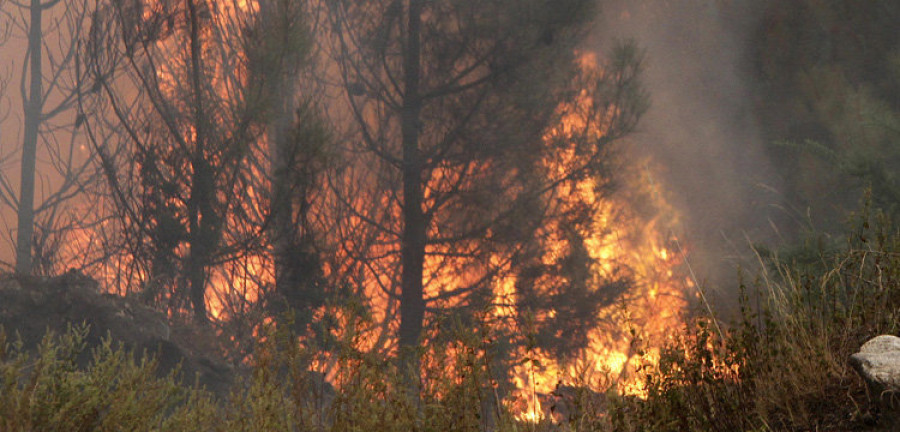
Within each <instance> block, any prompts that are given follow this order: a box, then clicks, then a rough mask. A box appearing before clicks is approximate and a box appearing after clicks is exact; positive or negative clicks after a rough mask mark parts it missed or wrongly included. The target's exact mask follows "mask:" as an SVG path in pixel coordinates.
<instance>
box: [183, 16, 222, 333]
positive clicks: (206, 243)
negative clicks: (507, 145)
mask: <svg viewBox="0 0 900 432" xmlns="http://www.w3.org/2000/svg"><path fill="white" fill-rule="evenodd" d="M187 3H188V11H189V13H190V20H191V33H190V44H191V47H190V49H191V69H190V70H191V79H192V85H191V91H192V93H193V95H192V96H193V100H192V103H193V115H194V128H195V130H196V134H197V135H196V142H195V149H194V155H193V157H192V161H191V169H192V171H193V173H192V177H193V178H192V179H191V180H192V181H191V196H190V203H189V205H188V217H189V218H190V241H189V242H190V248H191V251H190V254H191V256H190V257H189V259H188V268H187V276H188V282H189V283H190V286H189V288H188V289H189V291H190V298H191V306H192V308H193V310H194V321H195V322H197V323H199V324H205V323H207V322H208V319H207V316H206V300H205V298H204V297H205V294H206V271H207V267H208V266H209V263H210V261H211V260H210V256H211V253H212V246H213V245H212V244H211V243H212V242H213V239H214V237H213V236H214V229H213V228H214V227H213V226H212V224H213V221H212V219H213V218H214V214H213V210H212V208H211V205H210V204H211V201H212V200H214V199H216V198H215V188H214V187H213V182H214V179H213V178H212V173H211V172H210V168H209V166H208V164H207V162H206V154H205V148H206V118H205V115H206V113H205V111H204V109H203V86H202V83H203V80H202V79H201V74H202V73H203V71H202V69H201V62H200V55H201V49H202V47H201V42H200V17H199V13H198V11H197V5H196V4H195V3H194V1H193V0H187Z"/></svg>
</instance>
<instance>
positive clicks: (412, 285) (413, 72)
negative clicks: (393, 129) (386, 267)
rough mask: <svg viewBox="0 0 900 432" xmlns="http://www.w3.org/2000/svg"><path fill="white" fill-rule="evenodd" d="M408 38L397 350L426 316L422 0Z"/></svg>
mask: <svg viewBox="0 0 900 432" xmlns="http://www.w3.org/2000/svg"><path fill="white" fill-rule="evenodd" d="M408 13H409V17H408V20H409V21H408V27H407V40H406V47H405V53H406V56H405V59H404V88H405V93H404V95H403V108H402V112H401V122H402V124H401V129H402V140H403V143H402V144H403V206H402V207H403V208H402V212H403V234H402V238H401V242H400V249H401V252H400V254H401V265H402V267H403V270H402V276H401V295H400V349H401V350H409V349H410V348H412V347H415V346H417V345H418V343H419V337H420V335H421V333H422V324H423V320H424V317H425V299H424V293H423V289H422V272H423V266H424V263H425V225H426V221H425V213H424V212H423V210H422V201H423V199H424V197H423V188H422V160H421V153H420V151H419V113H420V111H421V99H420V97H419V76H420V74H421V65H420V57H421V52H420V50H421V41H420V32H421V24H422V22H421V20H422V17H421V14H422V5H421V0H409V9H408Z"/></svg>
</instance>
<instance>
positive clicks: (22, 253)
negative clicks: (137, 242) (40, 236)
mask: <svg viewBox="0 0 900 432" xmlns="http://www.w3.org/2000/svg"><path fill="white" fill-rule="evenodd" d="M29 9H30V11H31V27H30V29H29V31H28V54H29V60H30V63H31V64H30V65H29V67H30V69H31V70H30V72H31V73H30V75H31V76H30V83H29V89H28V93H29V94H28V98H27V99H26V100H25V101H23V103H24V105H25V134H24V140H23V142H22V179H21V182H20V190H19V208H18V226H17V229H18V231H17V237H16V273H18V274H31V272H32V271H33V263H32V252H31V249H32V237H33V236H34V176H35V172H34V170H35V159H36V157H37V141H38V128H39V127H40V124H41V113H42V111H43V100H44V99H43V87H42V76H41V72H42V71H41V55H42V54H41V42H42V41H41V38H42V30H41V17H42V16H41V15H42V13H43V7H42V5H41V2H40V0H31V7H30V8H29Z"/></svg>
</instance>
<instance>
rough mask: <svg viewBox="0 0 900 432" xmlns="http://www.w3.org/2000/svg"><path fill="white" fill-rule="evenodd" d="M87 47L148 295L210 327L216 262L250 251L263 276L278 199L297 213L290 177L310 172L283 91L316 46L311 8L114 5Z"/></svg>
mask: <svg viewBox="0 0 900 432" xmlns="http://www.w3.org/2000/svg"><path fill="white" fill-rule="evenodd" d="M263 3H264V4H263ZM86 49H87V52H86V57H87V58H89V59H91V62H90V64H88V65H87V66H88V67H89V68H90V70H91V72H92V77H93V79H94V80H95V86H96V87H97V88H98V89H102V92H100V94H98V95H97V97H100V98H101V99H102V101H103V104H104V106H103V108H105V109H106V110H107V112H108V113H109V114H110V116H109V117H111V119H112V120H104V118H103V116H100V115H97V114H96V113H92V114H94V118H95V119H96V121H95V122H93V124H92V127H90V128H89V131H90V133H91V137H92V139H93V144H94V146H95V147H96V150H97V152H98V153H99V154H100V155H101V158H102V165H103V168H104V171H105V173H106V177H107V180H108V184H109V186H110V191H111V198H112V200H113V201H114V203H115V205H114V208H115V210H114V211H116V212H117V213H118V215H119V221H120V223H121V226H120V229H122V231H123V232H124V243H125V248H126V251H127V253H128V254H129V255H131V256H132V257H133V261H132V265H133V266H134V267H136V268H138V270H136V273H137V274H138V275H139V277H138V280H140V281H142V282H143V284H144V287H143V294H144V297H145V298H146V299H147V300H148V301H150V302H152V303H156V304H166V302H167V304H168V308H169V310H170V311H178V310H180V309H182V308H184V307H185V306H187V305H189V307H190V308H191V309H192V311H193V316H194V318H195V321H197V322H200V323H204V322H206V321H207V320H208V313H209V310H208V303H209V302H210V299H209V298H208V297H207V295H206V293H207V288H208V286H209V284H210V281H211V278H212V272H213V271H214V270H215V269H217V268H220V267H221V266H222V265H223V264H227V263H234V262H236V261H238V260H247V259H248V257H254V259H255V260H254V261H253V263H252V264H247V267H253V268H252V269H249V270H248V271H250V272H255V273H265V272H266V271H267V270H266V268H265V267H266V265H265V264H264V262H265V261H266V258H265V257H266V256H267V255H268V253H269V252H268V250H267V247H268V244H269V243H268V242H267V241H266V237H267V235H266V232H267V230H268V229H269V228H270V227H271V225H270V221H271V220H272V219H273V218H272V215H273V212H274V210H273V208H274V207H276V205H275V204H273V203H282V202H285V201H286V202H287V204H278V205H277V207H284V206H286V207H287V209H288V210H290V208H291V201H290V200H291V198H285V197H290V195H289V194H291V193H293V192H294V190H295V189H294V188H293V183H291V182H294V183H297V182H301V181H306V180H307V179H306V177H304V176H302V175H299V174H290V173H289V172H288V171H289V170H293V169H295V168H296V167H297V165H298V164H299V163H301V162H298V161H297V157H296V156H297V154H298V150H297V149H298V148H299V147H298V144H297V143H298V142H299V138H298V136H303V133H302V131H303V130H306V131H309V130H312V129H313V128H310V127H307V128H306V129H301V132H298V133H293V132H292V128H293V124H294V122H293V117H294V115H293V112H291V111H290V110H291V106H293V104H292V103H288V102H286V101H285V100H284V99H283V97H284V96H283V95H284V92H283V88H289V86H288V84H286V83H285V78H284V76H286V75H287V76H290V75H292V74H293V73H294V72H295V71H296V70H297V69H298V68H299V65H300V64H302V62H303V61H304V60H305V59H306V53H307V52H308V49H309V39H308V34H307V29H306V26H305V20H304V17H303V4H301V3H297V2H290V1H278V0H274V1H267V2H261V3H260V4H256V3H253V4H250V3H242V2H232V3H214V2H206V1H196V0H188V1H186V2H167V1H160V2H147V3H145V2H142V1H139V0H135V1H130V2H115V3H112V4H111V5H109V6H108V7H106V8H103V9H99V10H98V11H97V12H96V13H95V16H94V20H93V28H92V33H91V38H90V40H89V42H88V44H87V48H86ZM106 76H116V79H104V77H106ZM310 111H311V108H310V109H308V110H307V112H310ZM299 118H300V119H301V120H303V121H314V120H315V117H314V116H311V115H303V116H300V117H299ZM110 126H112V130H111V129H110ZM267 132H268V138H269V139H268V140H267V139H266V138H267V136H266V133H267ZM320 135H321V134H320ZM267 142H269V143H270V148H269V149H267V148H266V143H267ZM270 155H271V156H273V158H275V159H279V163H278V164H273V163H272V161H271V158H270V157H269V156H270ZM291 161H293V163H292V162H291ZM289 174H290V175H289ZM273 178H275V179H276V181H274V182H273V180H272V179H273ZM273 194H275V195H278V196H273ZM288 218H290V214H288ZM288 220H290V219H288ZM276 226H277V227H279V228H281V227H283V226H284V224H283V223H277V224H276ZM282 229H283V228H282ZM279 235H284V236H288V235H289V233H286V232H280V233H279ZM261 263H263V264H261ZM256 276H258V277H260V279H256V280H254V281H255V282H257V283H258V285H262V282H260V280H262V279H264V277H263V276H260V275H256ZM170 288H171V289H170ZM257 288H258V287H257ZM258 293H259V292H258V289H257V290H254V291H253V292H244V293H241V294H240V295H239V297H240V299H239V301H241V302H245V303H246V302H252V301H254V300H256V297H257V295H258ZM230 295H231V293H226V294H224V296H225V297H228V296H230ZM218 306H220V307H221V306H222V305H221V304H220V305H218Z"/></svg>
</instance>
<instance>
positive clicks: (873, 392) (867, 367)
mask: <svg viewBox="0 0 900 432" xmlns="http://www.w3.org/2000/svg"><path fill="white" fill-rule="evenodd" d="M850 365H851V366H853V369H854V370H856V372H857V373H858V374H859V376H861V377H862V378H863V380H865V382H866V386H867V388H868V390H869V395H870V397H871V398H872V400H873V401H874V402H875V403H876V405H877V406H878V407H879V410H880V411H881V412H882V413H884V414H894V415H896V413H898V412H900V337H897V336H891V335H881V336H876V337H874V338H872V339H870V340H869V341H868V342H866V343H865V344H863V346H862V347H860V349H859V352H858V353H856V354H853V355H851V356H850Z"/></svg>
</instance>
